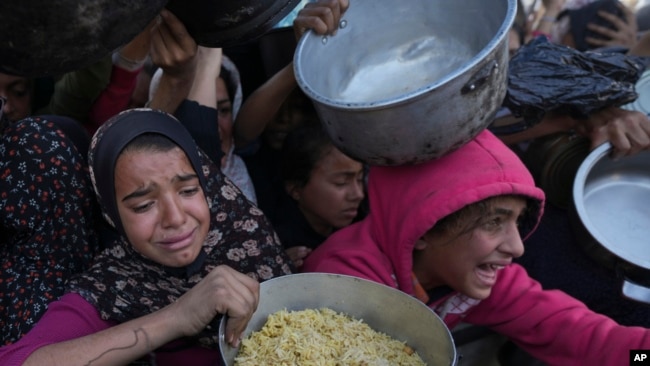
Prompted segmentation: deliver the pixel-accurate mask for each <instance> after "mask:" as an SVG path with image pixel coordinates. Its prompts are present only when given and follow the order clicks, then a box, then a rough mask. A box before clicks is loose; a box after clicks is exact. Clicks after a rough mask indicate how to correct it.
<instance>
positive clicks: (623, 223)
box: [569, 143, 650, 304]
mask: <svg viewBox="0 0 650 366" xmlns="http://www.w3.org/2000/svg"><path fill="white" fill-rule="evenodd" d="M610 152H611V145H610V144H609V143H606V144H603V145H601V146H599V147H598V148H596V149H594V150H593V151H592V152H591V153H590V154H589V155H588V156H587V157H586V159H585V160H584V161H583V162H582V164H581V165H580V167H579V168H578V172H577V173H576V177H575V180H574V184H573V203H574V206H573V207H572V209H573V214H572V215H570V216H569V217H571V218H572V220H573V222H572V224H573V227H574V229H575V232H576V234H577V237H578V242H579V243H580V244H581V245H583V247H584V249H585V250H586V252H587V253H588V254H589V255H590V256H591V257H592V258H593V259H595V260H596V261H598V262H599V263H600V264H601V265H604V266H606V267H607V268H610V269H612V270H613V271H614V273H615V274H616V275H618V276H620V277H621V278H622V282H623V285H622V294H623V296H625V297H627V298H630V299H633V300H636V301H640V302H644V303H649V304H650V250H648V243H649V241H648V240H649V238H650V225H649V223H650V151H644V152H641V153H638V154H636V155H633V156H629V157H624V158H621V159H619V160H612V159H610V158H609V154H610Z"/></svg>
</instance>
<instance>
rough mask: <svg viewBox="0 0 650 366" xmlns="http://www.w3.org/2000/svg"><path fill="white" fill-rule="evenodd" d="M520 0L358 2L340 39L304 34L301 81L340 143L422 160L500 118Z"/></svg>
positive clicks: (375, 157) (379, 160) (406, 160)
mask: <svg viewBox="0 0 650 366" xmlns="http://www.w3.org/2000/svg"><path fill="white" fill-rule="evenodd" d="M516 8H517V2H516V0H494V1H484V0H465V1H443V0H413V1H398V2H396V1H390V0H351V1H350V7H349V9H348V10H347V12H346V13H345V14H344V15H343V18H342V20H341V23H340V27H339V30H338V32H337V33H336V35H333V36H327V37H323V36H319V35H317V34H315V33H314V32H312V31H308V32H306V33H305V34H304V35H303V37H302V38H301V39H300V41H299V42H298V45H297V48H296V52H295V54H294V71H295V75H296V79H297V81H298V85H299V86H300V88H301V89H302V90H303V91H304V92H305V93H306V94H307V96H309V97H310V98H311V99H312V100H313V102H314V104H315V106H316V109H317V112H318V114H319V116H320V118H321V121H322V122H323V124H324V126H325V128H326V130H327V131H328V133H329V135H330V136H331V137H332V139H333V141H334V144H335V145H336V146H337V147H338V148H339V149H340V150H342V151H343V152H345V153H346V154H348V155H350V156H352V157H355V158H357V159H360V160H362V161H364V162H367V163H369V164H374V165H402V164H412V163H419V162H423V161H426V160H429V159H432V158H437V157H440V156H442V155H444V154H446V153H448V152H450V151H452V150H455V149H457V148H458V147H460V146H461V145H463V144H465V143H466V142H468V141H469V140H470V139H472V138H473V137H475V136H476V135H478V133H479V132H481V131H482V130H483V129H485V128H486V127H487V126H488V125H489V124H490V123H491V122H492V120H493V117H494V115H495V113H496V111H497V109H498V108H499V107H500V105H501V103H502V101H503V98H504V97H505V93H506V86H507V65H508V47H507V46H508V45H507V34H508V30H509V29H510V27H511V25H512V23H513V21H514V18H515V13H516Z"/></svg>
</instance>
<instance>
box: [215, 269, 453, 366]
mask: <svg viewBox="0 0 650 366" xmlns="http://www.w3.org/2000/svg"><path fill="white" fill-rule="evenodd" d="M321 307H328V308H330V309H332V310H335V311H337V312H343V313H345V314H348V315H350V316H352V317H355V318H357V319H362V320H363V321H364V322H365V323H367V324H368V325H369V326H370V327H372V328H373V329H374V330H376V331H380V332H383V333H385V334H388V335H389V336H391V337H393V338H395V339H398V340H402V341H405V342H406V343H407V344H408V345H409V346H411V347H412V348H414V349H415V350H416V351H417V352H418V354H419V355H420V357H422V359H423V360H424V362H425V363H426V364H427V365H441V366H442V365H456V363H457V356H456V348H455V346H454V341H453V338H452V337H451V333H450V332H449V329H448V328H447V326H446V325H445V323H444V322H443V321H442V320H441V319H440V317H438V315H436V313H434V312H433V311H432V310H431V309H430V308H429V307H427V306H426V305H424V304H423V303H422V302H420V301H418V300H416V299H415V298H413V297H411V296H408V295H406V294H405V293H403V292H401V291H399V290H396V289H393V288H391V287H388V286H384V285H381V284H378V283H375V282H372V281H368V280H364V279H361V278H357V277H351V276H344V275H335V274H325V273H302V274H294V275H288V276H282V277H277V278H274V279H271V280H268V281H265V282H262V284H261V285H260V302H259V305H258V307H257V310H256V311H255V314H253V318H252V319H251V321H250V322H249V324H248V327H247V328H246V330H245V332H244V336H245V337H246V336H248V335H249V334H250V333H251V332H253V331H255V330H258V329H261V328H262V327H263V326H264V323H265V322H266V318H267V317H268V316H269V315H270V314H273V313H275V312H277V311H280V310H283V309H286V310H289V311H291V310H304V309H318V308H321ZM226 321H227V318H226V317H224V318H223V319H222V321H221V324H220V328H219V334H220V347H221V354H222V356H223V360H224V364H225V365H226V366H232V365H234V359H235V356H236V355H237V352H238V349H237V348H233V347H230V346H229V345H228V344H227V343H226V342H225V341H224V338H225V337H224V331H225V322H226Z"/></svg>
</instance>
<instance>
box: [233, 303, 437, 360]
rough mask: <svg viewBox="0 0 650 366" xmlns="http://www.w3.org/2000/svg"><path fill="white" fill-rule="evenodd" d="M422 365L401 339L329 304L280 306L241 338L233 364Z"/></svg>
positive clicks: (416, 355)
mask: <svg viewBox="0 0 650 366" xmlns="http://www.w3.org/2000/svg"><path fill="white" fill-rule="evenodd" d="M264 365H269V366H271V365H272V366H291V365H300V366H347V365H355V366H356V365H425V363H424V362H423V361H422V359H421V358H420V356H419V355H418V354H417V352H415V351H414V350H413V349H412V348H411V347H409V346H408V345H406V343H405V342H400V341H398V340H395V339H393V338H391V337H390V336H388V335H386V334H384V333H381V332H377V331H375V330H373V329H371V328H370V326H368V325H367V324H366V323H364V322H363V321H362V320H357V319H354V318H352V317H350V316H348V315H345V314H343V313H337V312H335V311H334V310H332V309H329V308H322V309H319V310H317V309H307V310H300V311H287V310H281V311H278V312H276V313H274V314H271V315H269V317H268V319H267V321H266V324H265V325H264V327H262V329H260V330H259V331H256V332H252V333H251V334H250V335H249V336H248V337H247V338H245V339H244V340H243V341H242V344H241V347H240V350H239V353H238V355H237V357H235V366H264Z"/></svg>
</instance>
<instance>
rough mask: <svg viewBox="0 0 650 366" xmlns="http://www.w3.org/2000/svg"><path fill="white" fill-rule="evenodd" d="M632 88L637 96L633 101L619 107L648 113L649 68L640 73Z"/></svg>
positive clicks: (649, 96)
mask: <svg viewBox="0 0 650 366" xmlns="http://www.w3.org/2000/svg"><path fill="white" fill-rule="evenodd" d="M634 88H635V89H636V92H637V94H639V97H638V98H637V99H636V100H635V101H634V102H632V103H628V104H626V105H624V106H622V107H621V108H624V109H628V110H631V111H639V112H641V113H645V114H646V115H650V70H646V71H645V72H644V73H643V74H642V75H641V78H639V80H638V81H637V82H636V85H635V86H634Z"/></svg>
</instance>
